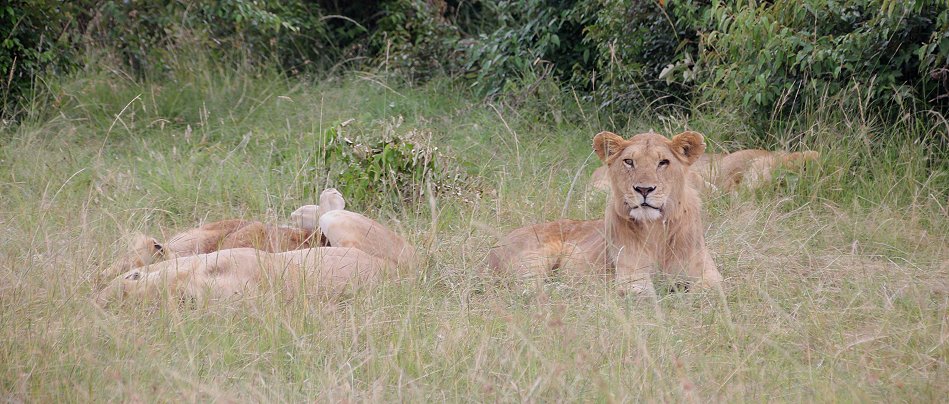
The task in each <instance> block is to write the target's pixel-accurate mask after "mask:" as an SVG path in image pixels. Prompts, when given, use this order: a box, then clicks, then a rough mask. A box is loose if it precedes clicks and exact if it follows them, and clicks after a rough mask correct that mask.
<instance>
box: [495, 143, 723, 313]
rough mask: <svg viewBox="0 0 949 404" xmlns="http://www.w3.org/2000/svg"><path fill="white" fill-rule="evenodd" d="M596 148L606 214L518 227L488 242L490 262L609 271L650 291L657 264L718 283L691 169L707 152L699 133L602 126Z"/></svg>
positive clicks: (535, 272)
mask: <svg viewBox="0 0 949 404" xmlns="http://www.w3.org/2000/svg"><path fill="white" fill-rule="evenodd" d="M593 149H594V150H595V151H596V154H597V156H599V157H600V160H602V161H603V163H605V164H606V167H607V168H606V170H607V179H608V181H609V186H610V190H611V192H610V200H609V201H608V203H607V207H606V214H605V217H604V218H603V219H599V220H587V221H578V220H569V219H564V220H558V221H555V222H549V223H542V224H536V225H532V226H527V227H522V228H519V229H516V230H514V231H513V232H511V233H510V234H509V235H507V236H506V237H505V238H504V239H502V240H501V241H500V243H499V244H498V245H497V246H496V247H494V248H493V249H491V251H490V253H489V254H488V265H489V266H490V267H491V268H493V269H494V270H512V271H514V272H516V273H518V274H520V275H526V276H542V275H546V274H547V273H549V272H550V271H552V270H555V269H565V270H571V271H579V272H580V273H583V272H598V271H602V270H612V271H614V273H615V277H616V281H617V284H618V287H619V288H620V292H623V293H625V292H632V293H637V294H644V295H647V296H652V297H655V293H656V292H655V289H654V287H653V285H652V273H653V272H655V270H656V269H659V270H662V271H663V272H665V273H668V274H672V275H679V276H681V275H685V276H686V277H688V278H689V279H690V280H692V281H696V283H697V286H699V287H720V285H721V282H722V275H721V274H720V273H719V272H718V269H717V268H716V267H715V263H714V262H713V261H712V256H711V254H709V251H708V247H706V245H705V236H704V234H703V226H702V220H701V217H700V216H701V215H700V213H701V211H700V210H701V201H700V199H699V195H698V192H697V191H696V190H695V189H694V188H693V185H692V183H693V181H694V180H693V179H692V178H691V176H693V175H696V174H695V173H692V172H691V171H690V166H691V165H692V164H693V163H695V162H696V161H698V160H699V158H700V157H701V156H702V154H703V153H704V152H705V143H704V141H703V138H702V135H701V134H699V133H696V132H683V133H680V134H678V135H676V136H674V137H673V138H672V139H668V138H666V137H665V136H662V135H659V134H656V133H643V134H639V135H636V136H633V137H632V138H630V139H629V140H624V139H623V138H622V137H620V136H618V135H616V134H614V133H611V132H600V133H599V134H597V135H596V136H595V137H594V138H593Z"/></svg>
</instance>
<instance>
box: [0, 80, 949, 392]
mask: <svg viewBox="0 0 949 404" xmlns="http://www.w3.org/2000/svg"><path fill="white" fill-rule="evenodd" d="M43 85H44V86H45V87H46V90H44V94H45V95H44V96H43V97H38V98H37V101H36V102H35V103H34V104H33V105H32V106H31V107H30V115H29V116H28V117H26V118H25V119H24V121H23V123H22V124H21V125H19V126H16V127H14V126H6V127H4V128H3V129H2V131H0V341H2V343H0V400H2V401H10V402H56V401H62V400H65V401H81V402H87V401H91V400H117V401H136V402H137V401H178V400H185V401H212V400H213V401H227V402H230V401H263V402H284V401H294V402H295V401H304V400H315V401H354V400H358V401H381V400H386V401H395V400H400V401H401V400H405V401H423V400H424V401H598V402H602V401H640V400H649V401H676V402H678V401H751V402H761V401H765V400H769V401H770V400H776V401H865V400H873V401H884V402H890V401H912V402H920V401H922V402H927V401H929V402H939V401H944V400H945V399H946V397H949V382H947V381H949V363H947V361H949V342H947V341H949V211H947V209H949V201H947V189H949V186H947V184H949V178H947V177H949V168H947V167H946V161H947V160H945V159H944V156H942V157H941V158H940V156H939V155H937V154H934V153H933V152H932V151H931V150H928V149H927V147H926V146H923V144H925V143H920V142H917V141H915V140H917V139H919V138H921V137H925V136H930V135H933V134H935V135H938V134H939V133H941V134H942V136H945V133H946V128H935V129H932V128H925V127H919V124H916V123H915V121H913V120H908V121H905V122H904V123H902V124H899V125H896V126H886V125H882V124H879V123H876V122H875V121H874V120H873V119H871V118H866V117H861V116H860V114H859V113H856V112H855V113H854V114H852V115H848V114H847V113H846V112H840V111H834V108H833V107H832V106H831V107H828V108H822V109H815V111H816V112H814V113H813V114H812V117H811V118H809V119H810V121H809V124H808V125H806V126H802V127H795V128H788V129H785V130H783V131H782V132H778V133H773V134H771V135H772V138H773V139H774V142H772V144H770V146H771V147H785V146H788V147H791V148H802V147H807V148H811V149H814V150H819V151H821V152H822V154H823V158H822V160H821V161H820V162H819V163H818V164H816V165H814V166H813V167H810V168H809V170H808V171H807V172H805V173H803V174H787V175H785V176H784V179H783V180H782V181H780V182H779V183H777V184H775V185H774V186H771V187H767V188H766V189H763V190H759V191H755V192H747V191H746V192H741V193H739V194H735V195H730V194H713V195H710V196H709V197H708V199H707V201H706V206H705V210H706V212H705V218H706V220H705V224H706V228H707V230H706V236H707V240H708V244H709V247H710V248H711V251H712V253H713V256H714V258H715V260H716V262H717V264H718V266H719V268H720V271H721V272H722V274H723V275H724V276H725V278H726V284H725V289H724V292H725V293H724V296H723V297H722V296H719V295H718V294H714V293H710V294H704V293H661V294H660V300H659V301H658V303H657V304H655V305H653V304H648V303H644V302H641V301H637V300H634V299H633V300H626V299H624V298H622V297H620V296H618V295H617V294H616V293H615V292H614V288H613V287H612V286H611V284H610V282H609V281H608V280H604V279H599V278H597V279H572V278H561V277H556V276H555V277H552V278H551V279H549V280H548V281H547V282H546V283H544V284H543V285H523V284H518V283H512V282H506V281H504V280H501V281H498V280H496V279H491V278H488V277H486V276H482V275H480V274H479V271H480V270H481V269H483V268H484V267H485V264H484V256H485V254H486V252H487V250H488V249H489V248H490V246H491V245H492V243H494V242H495V241H496V240H497V238H498V237H499V236H501V235H503V234H504V233H505V232H506V231H508V230H511V229H513V228H515V227H517V226H521V225H525V224H529V223H535V222H538V221H545V220H553V219H556V218H560V217H573V218H597V217H600V216H601V215H602V212H603V207H604V202H605V196H604V195H603V194H602V193H598V192H596V191H594V190H593V189H592V187H591V186H590V184H589V174H590V173H591V172H592V170H593V169H594V168H595V167H596V165H597V161H596V156H595V155H593V153H592V150H591V148H590V140H591V138H592V136H593V135H594V134H595V133H597V132H598V131H600V130H607V129H609V130H614V131H617V132H619V133H622V134H625V135H631V134H634V133H638V132H640V131H645V130H648V129H655V130H657V131H660V132H662V133H665V134H667V135H671V134H673V133H677V132H678V131H680V130H682V129H684V128H686V127H689V128H692V129H695V130H699V131H701V132H704V133H705V134H706V135H707V137H708V143H709V144H710V146H711V147H712V149H718V150H721V149H722V148H723V147H724V148H730V149H731V148H735V147H737V146H741V145H742V142H741V139H743V137H742V136H743V135H742V133H744V132H747V131H749V130H750V129H747V128H744V127H740V126H733V125H735V122H734V121H733V120H730V119H728V117H727V115H726V114H717V113H714V111H713V112H712V113H700V114H695V115H694V116H693V117H692V118H689V119H686V118H682V117H662V118H661V119H660V118H659V117H656V118H651V117H645V118H643V117H637V116H633V117H630V118H629V119H627V120H625V121H623V122H616V121H606V120H601V119H600V118H598V116H599V115H598V114H596V113H594V111H592V110H590V109H588V108H585V106H584V104H582V103H579V102H574V103H573V104H571V102H570V101H569V100H568V101H557V100H551V99H548V98H545V97H542V96H534V97H532V98H529V99H527V101H526V102H521V103H519V104H518V106H516V107H507V106H504V105H502V104H501V103H500V102H495V103H490V102H489V103H481V102H479V101H476V99H475V98H472V97H469V96H467V95H466V94H467V92H466V91H465V90H464V89H463V88H457V87H454V86H452V85H450V84H446V83H441V82H434V83H432V84H429V85H426V86H424V87H416V88H406V87H400V86H396V85H389V84H388V83H387V82H386V80H385V79H384V78H381V77H377V76H370V75H354V76H352V77H349V78H346V79H328V80H324V81H321V82H319V83H315V84H314V83H307V82H297V81H287V80H286V79H277V78H275V77H273V76H272V75H269V74H268V73H266V72H250V73H248V72H230V71H227V70H224V69H223V68H221V69H209V70H188V69H184V70H182V71H181V72H179V73H177V75H176V76H174V77H172V78H171V79H169V80H168V81H166V82H161V83H147V82H146V83H142V82H137V81H133V80H131V79H130V78H128V77H127V76H126V75H124V74H123V73H121V72H118V71H108V70H104V71H101V72H98V71H87V72H84V73H81V74H80V75H78V76H75V77H71V78H62V79H59V80H56V81H54V82H47V83H43ZM399 117H401V119H400V118H399ZM349 119H355V121H353V122H352V123H350V124H349V125H347V126H346V127H345V128H343V130H344V131H345V133H348V134H351V135H353V136H356V135H358V136H363V137H367V138H371V137H373V136H381V135H383V134H385V133H394V134H397V135H402V134H406V133H408V132H411V131H415V133H418V134H421V137H423V138H425V139H430V141H431V144H432V145H434V146H437V147H438V148H439V151H440V152H441V153H442V154H443V155H444V156H445V158H444V160H443V162H444V167H446V169H452V170H458V171H460V172H464V173H466V174H467V175H468V179H467V180H464V181H463V182H465V183H467V184H469V185H471V184H473V185H471V186H472V189H474V190H476V191H481V197H480V198H471V197H467V196H465V197H458V196H452V195H448V194H442V195H440V196H438V197H436V198H434V199H427V198H423V199H422V200H420V201H419V203H417V204H413V203H404V204H403V203H397V202H393V201H391V198H389V199H386V198H382V199H373V198H362V199H353V200H350V205H349V206H350V209H352V210H356V211H360V212H364V213H366V214H367V215H369V216H372V217H375V218H378V219H379V220H380V221H382V222H383V223H386V224H388V225H390V226H391V227H393V228H394V229H396V230H397V231H399V232H401V233H402V234H404V235H406V236H407V238H409V239H410V240H411V241H412V242H414V243H415V244H416V245H417V246H418V247H419V249H420V251H421V253H422V255H423V256H424V257H425V258H426V260H425V264H424V265H423V266H421V267H420V268H418V276H416V277H413V278H411V279H405V280H393V281H391V282H387V283H385V284H384V285H381V286H379V287H376V288H372V289H369V290H361V291H358V292H356V293H355V294H354V295H352V296H348V297H346V298H344V299H342V300H341V301H327V302H312V301H311V302H309V303H306V304H305V303H300V301H299V300H294V301H293V302H291V303H289V304H288V303H286V302H285V301H283V300H281V299H277V298H275V297H274V296H272V295H266V294H265V295H262V296H260V297H258V298H257V299H255V300H253V301H239V302H222V303H215V304H210V305H207V306H206V307H197V308H195V307H167V306H158V305H142V304H134V303H131V304H127V305H124V306H119V307H115V308H110V309H107V310H102V309H99V308H97V307H95V306H93V305H92V304H90V300H89V298H90V296H91V293H92V292H93V290H94V289H95V288H96V287H97V286H98V285H97V283H96V281H95V274H96V272H97V271H99V270H100V269H101V268H103V267H104V266H105V265H107V264H108V263H109V262H111V260H113V259H114V258H115V257H116V256H118V254H120V253H122V251H123V249H124V243H123V241H122V238H123V237H124V235H126V234H128V233H130V232H133V231H143V232H146V233H150V234H156V235H161V234H164V235H169V234H171V233H172V232H174V231H176V230H181V229H185V228H189V227H192V226H195V225H196V224H198V223H200V222H203V221H211V220H218V219H224V218H233V217H245V218H255V219H265V220H267V221H270V222H274V223H285V222H287V218H288V217H289V214H290V212H292V211H293V209H295V208H296V207H297V206H299V205H301V204H306V203H313V202H314V200H315V198H316V195H318V193H319V191H320V190H322V189H323V188H325V187H327V186H336V185H339V184H337V183H336V182H335V181H336V180H335V178H336V177H335V172H334V171H332V170H330V169H329V168H328V167H323V166H321V165H320V164H316V163H315V162H316V161H317V159H316V158H315V156H317V155H319V154H320V152H321V151H320V150H319V145H320V141H319V139H320V136H321V134H323V133H325V131H326V130H327V129H328V128H331V127H335V125H337V124H338V123H340V122H343V121H347V120H349ZM189 128H190V129H189ZM659 284H660V285H662V281H661V280H660V281H659Z"/></svg>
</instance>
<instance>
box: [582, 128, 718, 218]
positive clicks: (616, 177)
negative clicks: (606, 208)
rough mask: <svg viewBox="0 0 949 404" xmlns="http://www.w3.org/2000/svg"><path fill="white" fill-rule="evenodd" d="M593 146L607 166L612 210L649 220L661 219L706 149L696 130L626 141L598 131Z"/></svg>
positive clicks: (614, 135)
mask: <svg viewBox="0 0 949 404" xmlns="http://www.w3.org/2000/svg"><path fill="white" fill-rule="evenodd" d="M593 148H594V150H596V153H597V155H598V156H600V159H601V160H603V162H604V163H606V165H607V167H608V168H607V173H608V174H607V176H608V179H609V182H610V188H611V189H612V195H613V198H612V205H613V206H612V207H613V210H614V212H615V213H616V214H617V215H619V216H620V217H625V218H628V219H632V220H639V221H651V220H658V219H661V218H663V216H664V215H665V214H666V211H667V209H669V208H670V207H671V206H672V205H673V204H674V203H675V201H676V200H677V198H678V196H679V195H680V194H681V193H682V192H683V191H684V189H685V187H686V186H687V184H686V179H687V176H688V174H689V166H690V165H692V163H694V162H695V161H696V160H698V158H699V157H700V156H701V155H702V153H703V152H704V151H705V144H704V143H703V141H702V135H700V134H698V133H696V132H683V133H680V134H678V135H676V136H675V137H673V138H672V139H668V138H666V137H664V136H662V135H659V134H655V133H643V134H639V135H636V136H633V137H632V138H630V139H629V140H624V139H623V138H621V137H620V136H618V135H616V134H614V133H610V132H601V133H599V134H597V135H596V137H594V139H593Z"/></svg>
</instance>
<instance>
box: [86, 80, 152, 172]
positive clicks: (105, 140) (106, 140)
mask: <svg viewBox="0 0 949 404" xmlns="http://www.w3.org/2000/svg"><path fill="white" fill-rule="evenodd" d="M141 96H142V94H141V93H140V94H138V95H136V96H135V98H132V100H131V101H129V102H128V104H125V106H124V107H122V110H121V111H119V113H118V114H116V115H115V119H113V120H112V124H111V125H109V129H108V130H106V131H105V137H103V138H102V145H100V146H99V152H98V153H96V158H97V159H98V158H102V150H104V149H105V143H106V142H108V141H109V135H110V134H112V128H114V127H115V123H116V122H118V121H120V120H121V119H122V114H124V113H125V110H127V109H129V106H131V105H132V103H133V102H135V100H137V99H139V98H141ZM122 125H123V126H124V125H125V122H122ZM125 129H128V126H125Z"/></svg>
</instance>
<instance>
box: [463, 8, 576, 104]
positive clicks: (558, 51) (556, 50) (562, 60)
mask: <svg viewBox="0 0 949 404" xmlns="http://www.w3.org/2000/svg"><path fill="white" fill-rule="evenodd" d="M576 3H577V2H576V1H568V0H564V1H545V0H528V1H500V2H498V3H497V4H496V5H494V6H492V7H491V8H490V10H489V14H490V17H488V18H494V19H495V20H496V21H497V23H496V25H497V26H496V28H495V29H494V30H493V31H492V32H490V33H481V34H479V35H478V36H477V37H476V38H472V39H467V40H463V41H461V42H459V49H460V50H461V51H462V52H464V68H465V70H466V71H467V72H468V73H467V75H466V77H467V78H468V79H469V80H471V81H472V86H473V87H475V88H477V89H479V90H480V91H481V92H482V93H483V94H486V95H494V94H498V93H501V92H504V91H505V90H507V89H509V88H511V87H512V86H514V85H516V84H517V82H518V81H520V80H521V78H523V77H524V76H525V75H526V76H530V77H535V78H536V77H541V78H543V77H545V76H546V75H547V74H548V73H550V71H544V70H543V69H544V64H545V63H549V64H550V65H551V67H552V68H553V69H552V70H553V71H554V72H555V73H556V75H557V76H558V77H569V72H572V71H573V70H575V66H579V65H582V63H583V62H584V61H585V60H587V59H589V57H590V55H589V52H586V53H584V52H582V50H581V46H580V45H581V44H580V42H579V41H577V40H576V39H578V38H579V35H580V30H581V29H582V15H581V14H578V13H577V10H576V9H575V5H576Z"/></svg>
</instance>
